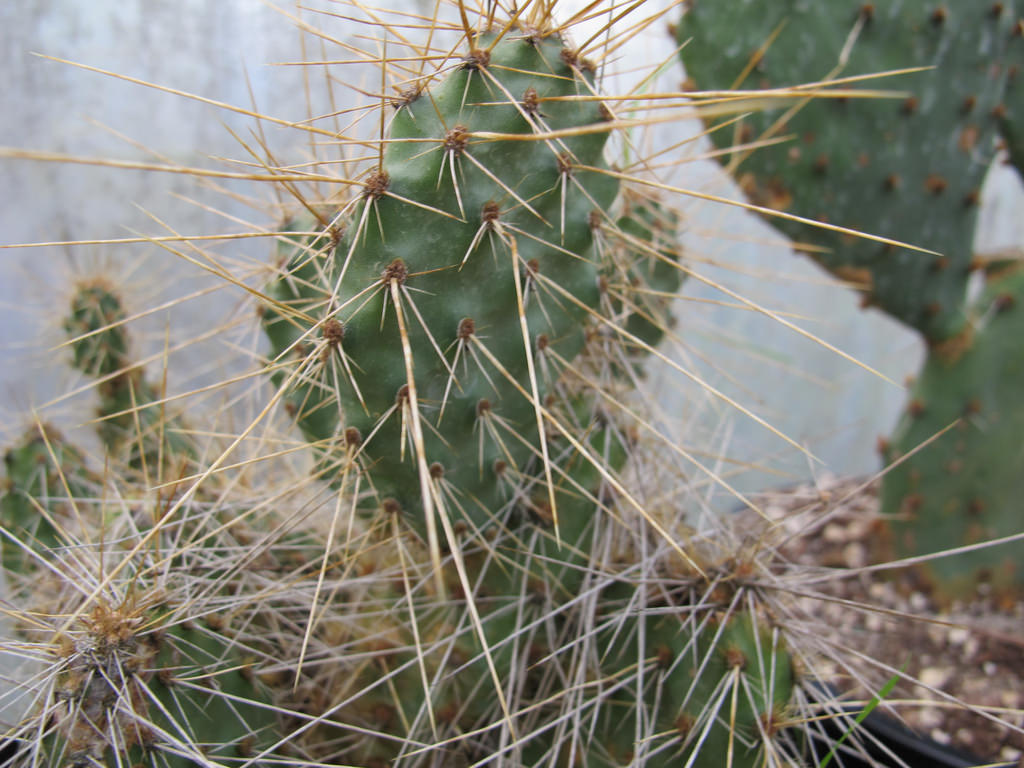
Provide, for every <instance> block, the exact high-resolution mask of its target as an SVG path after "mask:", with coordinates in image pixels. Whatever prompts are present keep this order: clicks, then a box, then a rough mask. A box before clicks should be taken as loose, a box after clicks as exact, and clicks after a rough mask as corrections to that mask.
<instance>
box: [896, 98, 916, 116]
mask: <svg viewBox="0 0 1024 768" xmlns="http://www.w3.org/2000/svg"><path fill="white" fill-rule="evenodd" d="M900 111H902V112H903V114H904V115H912V114H914V113H915V112H917V98H916V97H914V96H911V97H909V98H907V99H905V100H904V102H903V104H902V105H900Z"/></svg>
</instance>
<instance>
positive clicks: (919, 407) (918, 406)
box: [907, 397, 924, 418]
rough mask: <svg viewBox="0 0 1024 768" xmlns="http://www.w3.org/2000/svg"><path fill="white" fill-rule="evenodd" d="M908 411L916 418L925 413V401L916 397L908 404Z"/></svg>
mask: <svg viewBox="0 0 1024 768" xmlns="http://www.w3.org/2000/svg"><path fill="white" fill-rule="evenodd" d="M907 411H909V413H910V415H911V416H913V417H914V418H917V417H919V416H921V415H922V414H923V413H924V403H923V402H921V400H920V399H919V398H916V397H915V398H914V399H913V400H911V401H910V405H908V406H907Z"/></svg>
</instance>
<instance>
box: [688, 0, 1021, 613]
mask: <svg viewBox="0 0 1024 768" xmlns="http://www.w3.org/2000/svg"><path fill="white" fill-rule="evenodd" d="M1018 11H1019V5H1015V4H1014V3H994V4H988V3H975V2H970V0H965V1H964V2H954V3H944V4H936V3H932V2H924V0H914V1H912V2H904V3H898V4H872V3H868V4H863V3H860V2H839V3H827V4H817V5H814V4H805V3H799V2H786V3H777V4H775V5H773V6H772V8H771V11H770V13H766V12H760V11H759V12H758V13H757V14H755V13H753V12H750V13H743V12H742V11H740V12H739V13H737V9H736V8H735V7H733V6H729V7H728V9H727V8H726V6H725V5H724V4H721V3H720V4H714V3H708V2H697V3H695V4H694V5H693V7H692V8H691V9H690V10H689V12H688V13H687V15H686V17H685V18H684V22H683V23H682V24H680V25H679V27H678V33H677V34H678V39H679V40H680V41H683V40H686V41H687V45H686V46H685V47H684V48H683V59H684V63H685V65H686V66H687V69H688V72H689V73H690V74H692V75H693V77H694V78H695V79H696V81H697V83H698V84H699V85H700V87H702V88H707V89H726V88H730V87H741V88H742V87H748V85H749V84H752V85H754V86H756V87H757V88H782V89H784V88H788V87H792V86H797V85H799V84H800V83H801V82H803V81H805V80H807V78H809V77H812V78H820V79H821V80H828V79H833V78H835V77H847V76H856V75H863V74H870V73H872V72H878V71H883V70H896V69H901V68H908V67H933V69H931V70H930V71H927V72H918V73H914V74H912V75H904V76H903V77H901V78H899V79H887V80H883V81H879V84H880V85H881V86H882V87H883V88H903V89H907V91H908V92H909V95H905V96H903V97H901V98H900V99H898V100H893V99H891V98H850V95H851V94H847V95H845V96H842V97H841V98H826V97H820V98H817V97H816V98H810V97H808V98H802V99H795V98H793V95H792V94H791V95H790V97H789V98H786V99H785V100H782V101H780V102H779V104H778V109H775V110H771V111H760V112H756V113H755V114H754V115H753V116H750V117H744V118H743V119H742V120H741V121H740V122H739V123H737V125H736V128H735V129H734V130H728V129H726V130H718V131H714V132H712V134H711V135H712V137H713V138H714V140H715V142H716V143H717V144H718V145H719V146H728V143H729V142H730V141H734V140H735V139H736V138H737V137H738V138H739V139H740V140H741V142H751V141H755V140H760V139H765V138H772V137H779V136H791V137H793V140H791V141H788V142H784V143H782V144H779V145H777V146H769V147H762V148H757V149H753V150H751V149H747V148H743V147H740V148H737V149H736V150H735V151H734V152H733V153H732V154H731V155H727V158H728V167H729V168H730V170H731V171H732V172H733V173H735V174H736V176H737V179H738V180H739V182H740V184H741V186H742V187H743V188H744V190H745V191H746V192H747V194H748V195H749V196H750V197H751V199H752V200H753V201H754V202H755V203H757V204H759V205H763V206H765V207H767V208H777V209H779V210H784V211H785V212H787V213H790V214H797V215H799V216H803V217H807V218H810V219H816V218H817V219H821V220H822V221H826V222H830V223H831V224H835V225H842V226H844V227H850V228H852V229H856V230H863V231H865V232H869V233H871V234H874V235H878V236H881V237H884V238H888V239H893V240H899V241H905V242H906V241H909V242H913V243H914V244H915V245H917V246H921V247H923V248H926V249H932V250H933V251H936V252H937V253H932V254H926V253H920V252H912V251H909V250H905V249H900V248H896V247H895V246H893V245H891V244H887V243H875V242H868V241H865V240H863V239H860V238H853V237H851V236H848V235H843V234H840V233H836V232H833V231H826V230H819V229H814V228H812V227H808V226H806V225H803V224H798V223H796V222H794V221H791V220H787V219H772V221H773V222H774V223H775V224H776V225H777V226H778V227H779V228H780V229H781V230H782V231H783V232H785V233H786V234H788V235H790V236H791V237H793V238H794V239H796V240H798V241H804V242H806V241H811V242H812V243H813V244H815V245H816V246H820V247H821V248H823V249H824V250H823V251H822V252H820V253H815V254H813V257H814V258H815V259H816V260H817V261H818V262H819V263H820V264H821V265H822V266H824V267H826V268H827V269H829V270H831V271H832V272H834V273H835V274H836V275H838V276H839V277H841V278H843V279H846V280H849V281H850V282H851V283H852V284H853V285H854V286H855V287H856V288H857V289H858V290H859V291H860V292H861V293H862V295H863V300H864V303H865V304H866V305H870V306H875V307H878V308H879V309H881V310H883V311H885V312H886V313H888V314H890V315H892V316H893V317H894V318H896V319H898V320H900V321H902V322H904V323H906V324H908V325H909V326H911V327H913V328H915V329H916V330H917V331H918V332H920V334H921V335H922V337H923V338H924V340H925V342H926V343H927V345H928V361H927V362H926V364H925V369H924V372H923V373H922V376H921V380H920V381H919V382H918V384H917V386H916V388H915V389H914V391H913V392H912V393H911V395H910V404H909V407H908V412H907V415H906V416H905V417H904V419H903V422H902V423H901V425H900V426H899V427H898V428H897V433H896V435H894V437H893V438H892V440H890V441H886V445H887V447H886V449H885V457H886V458H887V459H892V460H895V459H897V458H900V457H904V456H905V455H906V454H908V453H909V452H910V451H911V450H912V449H913V448H914V447H915V446H917V445H919V444H921V443H922V442H923V441H925V440H926V439H928V438H930V437H933V436H934V435H936V434H938V433H939V432H941V431H942V430H943V429H944V428H945V427H947V426H948V425H949V424H950V423H952V422H953V421H954V420H955V419H958V418H961V417H963V418H964V422H963V423H962V424H961V425H960V427H958V428H957V431H956V433H955V434H949V435H946V436H945V437H943V438H941V439H940V440H939V444H937V445H935V446H932V447H930V448H927V449H925V450H924V451H922V452H921V453H920V454H917V455H914V456H912V457H911V458H909V459H907V460H905V461H904V462H902V463H900V464H897V465H895V466H893V467H892V468H890V469H889V470H888V473H887V475H886V479H885V490H884V492H883V497H884V500H885V503H884V512H885V514H886V515H888V516H891V517H892V518H893V528H894V530H893V540H892V544H893V549H892V553H894V554H896V555H898V556H905V555H923V554H928V553H931V552H937V551H941V550H946V549H951V548H954V547H959V546H961V545H966V544H970V543H978V542H979V541H980V540H982V539H988V538H998V537H1001V536H1008V535H1011V534H1014V533H1017V532H1018V531H1019V528H1020V523H1019V516H1018V515H1015V513H1014V512H1013V511H1012V510H1013V509H1014V505H1015V499H1016V498H1017V487H1018V483H1017V482H1016V478H1015V471H1014V467H1016V465H1017V463H1018V462H1017V455H1016V452H1015V451H1014V450H1012V449H1011V448H1010V446H1011V445H1013V444H1015V442H1016V438H1015V437H1014V435H1015V434H1016V433H1015V431H1014V430H1015V427H1014V426H1013V425H1015V424H1018V423H1019V421H1020V416H1019V415H1018V414H1019V411H1020V405H1019V404H1016V403H1014V400H1013V397H1012V395H1008V394H1000V393H1001V392H1002V391H1003V388H1005V391H1006V392H1007V393H1008V392H1010V391H1013V390H1015V389H1019V387H1020V384H1021V382H1022V381H1024V379H1022V378H1020V376H1021V371H1020V369H1019V366H1017V365H1016V364H1015V363H1013V362H1012V361H1013V360H1015V359H1016V358H1017V357H1018V355H1016V353H1015V346H1016V342H1015V339H1016V338H1017V333H1018V331H1017V328H1016V326H1014V325H1013V321H1012V319H1011V318H1012V316H1013V312H1012V311H1006V312H1005V313H1004V312H1002V311H1001V310H1009V309H1010V308H1011V307H1012V305H1013V302H1014V301H1015V299H1016V296H1017V293H1018V290H1019V289H1018V288H1017V282H1016V280H1015V279H1014V278H1012V277H1011V278H1006V279H1004V280H1003V282H1004V283H1005V284H1004V285H1003V287H997V286H996V285H993V287H992V288H991V289H990V291H989V292H988V293H987V294H986V295H985V296H984V297H983V298H982V299H981V300H980V302H979V303H977V304H970V303H969V302H968V298H967V283H968V278H969V275H970V273H971V271H972V270H974V269H976V268H977V267H979V266H981V264H980V262H979V261H978V260H977V259H975V258H974V257H973V255H972V253H973V252H972V244H973V240H974V233H975V222H976V220H977V215H976V209H977V204H978V201H979V190H980V187H981V183H982V180H983V177H984V175H985V174H986V172H987V171H988V169H989V167H990V165H991V163H992V160H993V158H994V156H995V152H996V146H997V145H996V138H997V137H1000V136H1001V137H1002V138H1003V139H1004V140H1005V142H1006V144H1007V146H1008V148H1009V150H1010V156H1011V159H1016V162H1017V164H1018V168H1019V165H1020V160H1019V139H1018V138H1017V136H1018V134H1017V133H1016V131H1015V128H1016V127H1017V126H1018V125H1019V120H1017V114H1018V113H1019V103H1020V101H1021V99H1020V98H1019V90H1020V85H1019V83H1018V82H1017V81H1018V80H1019V76H1018V73H1019V70H1020V67H1021V65H1022V64H1024V39H1022V36H1021V25H1020V21H1019V18H1018ZM738 18H740V19H743V20H744V22H743V23H740V24H737V19H738ZM773 30H775V31H777V33H778V34H777V37H776V36H775V35H773V34H772V32H773ZM766 41H768V42H766ZM841 52H842V53H841ZM862 87H863V86H862ZM797 95H799V94H797ZM825 96H827V93H826V94H825ZM739 103H740V105H741V106H740V107H737V109H742V105H743V101H742V99H741V100H740V102H739ZM993 267H998V265H993ZM997 297H1002V298H997ZM993 308H995V313H996V316H995V317H993V318H992V319H991V321H990V320H989V318H988V316H989V315H990V314H992V312H993ZM1000 308H1001V310H1000ZM976 326H978V327H976ZM1003 332H1005V333H1006V334H1008V335H1007V336H1006V337H1005V338H1000V337H999V334H1000V333H1003ZM997 360H998V361H999V362H997ZM993 377H995V378H993ZM997 381H998V383H997ZM975 407H978V408H984V411H985V416H980V415H975V414H974V411H973V409H974V408H975ZM924 414H927V415H924ZM968 466H970V467H974V471H970V470H968V469H967V467H968ZM961 467H963V468H964V469H963V471H961V469H960V468H961ZM908 517H909V518H910V519H908ZM1003 549H1004V550H1005V553H1006V557H1007V558H1011V559H1012V558H1016V559H1019V557H1020V555H1021V552H1022V550H1021V549H1020V545H1019V544H1018V545H1017V546H1016V547H1004V548H1003ZM1011 550H1012V551H1011ZM988 557H990V553H986V554H985V555H981V554H975V555H974V556H973V557H970V558H966V559H965V558H960V559H959V560H957V561H956V563H958V564H950V563H948V562H947V561H945V560H942V561H938V562H937V563H936V564H935V565H934V567H931V568H930V569H929V570H930V577H931V578H932V579H933V580H934V581H935V583H936V586H937V587H939V591H940V592H944V593H946V594H948V595H958V594H962V593H963V591H964V589H966V588H968V587H972V586H973V585H974V583H975V579H974V578H969V577H968V573H974V574H975V576H976V577H977V576H985V574H986V573H987V572H988V570H989V569H988V568H987V567H985V566H984V564H983V561H984V560H986V559H987V558H988ZM995 570H997V571H999V570H1000V569H999V568H996V569H995ZM1010 570H1012V569H1010ZM998 581H999V582H1000V583H1002V584H1004V585H1007V584H1012V583H1016V584H1017V585H1018V588H1019V585H1020V584H1021V583H1024V581H1022V574H1021V573H1017V574H1016V575H1013V574H1011V573H1010V572H1009V571H1007V570H1002V571H1000V576H999V578H998Z"/></svg>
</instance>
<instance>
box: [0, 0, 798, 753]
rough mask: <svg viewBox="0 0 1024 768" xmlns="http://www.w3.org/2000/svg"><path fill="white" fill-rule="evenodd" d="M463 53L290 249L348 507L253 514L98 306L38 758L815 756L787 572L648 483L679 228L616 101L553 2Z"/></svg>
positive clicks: (16, 542)
mask: <svg viewBox="0 0 1024 768" xmlns="http://www.w3.org/2000/svg"><path fill="white" fill-rule="evenodd" d="M463 46H464V47H463V49H462V52H461V53H458V54H455V55H452V56H449V57H448V58H447V59H446V61H445V62H444V65H443V66H442V67H441V68H440V69H439V70H438V71H437V72H436V73H435V74H432V75H424V76H422V77H421V78H420V79H419V80H417V81H416V83H415V84H414V85H413V86H412V87H411V88H407V89H406V90H404V91H403V92H402V93H401V95H400V96H398V97H396V98H395V99H394V100H393V103H392V104H391V105H390V106H389V107H388V115H389V125H388V127H387V131H386V134H385V135H384V137H383V141H382V144H381V147H382V148H381V151H380V155H379V159H378V161H377V163H375V164H374V165H373V166H372V167H370V168H368V169H366V171H365V172H364V173H363V175H362V176H360V177H358V178H357V179H355V180H354V182H353V184H352V188H353V189H354V190H355V192H354V193H353V194H351V196H350V198H349V199H347V200H346V201H342V202H339V203H337V204H336V205H334V206H333V207H332V206H329V205H327V204H326V203H316V204H312V203H311V204H309V205H307V206H305V208H304V210H303V211H302V213H301V214H295V215H294V216H293V217H292V218H291V219H290V221H289V222H288V223H287V224H286V225H285V226H284V228H283V229H282V230H281V232H280V233H279V234H278V236H277V241H278V244H277V248H276V253H277V255H278V258H277V261H276V264H275V267H274V273H273V278H272V279H271V280H270V282H269V284H268V285H266V286H265V287H264V288H262V289H261V290H260V291H259V295H260V296H261V297H262V299H261V305H260V307H259V315H260V317H261V323H262V326H263V328H264V329H265V331H266V335H267V337H268V338H269V341H270V353H269V355H268V362H267V369H268V371H269V372H270V374H271V375H270V378H271V379H272V380H273V387H272V388H271V387H270V386H269V384H268V389H269V390H270V392H269V398H268V399H269V402H270V404H271V405H273V406H277V409H278V411H280V413H281V414H282V416H287V418H288V420H290V422H291V424H292V425H293V426H294V427H296V428H297V429H298V430H299V431H301V433H302V434H303V435H304V437H305V439H306V441H308V443H309V444H310V446H311V447H312V452H313V453H314V455H315V457H316V460H315V468H316V475H317V477H318V478H319V480H318V487H320V488H321V489H322V492H324V493H329V494H330V496H331V497H333V498H334V501H333V502H331V503H330V504H329V506H330V507H331V509H333V510H334V513H333V514H331V515H328V516H327V517H324V516H323V515H319V516H318V515H316V514H313V515H311V514H310V511H309V510H310V507H309V502H308V501H301V502H297V501H296V500H295V498H294V496H290V495H289V494H288V493H287V492H281V493H280V495H274V496H272V498H270V499H267V498H260V497H254V498H244V497H245V494H244V493H242V494H241V495H242V496H243V498H242V499H241V500H240V499H239V498H238V497H239V491H240V487H245V486H246V484H245V482H242V481H239V480H238V479H235V480H230V479H226V477H225V475H224V473H222V472H221V471H215V470H217V469H218V467H219V466H220V465H221V464H223V463H224V462H225V461H226V460H227V454H226V453H224V454H222V455H221V456H220V458H217V459H215V460H214V462H213V464H212V465H208V464H206V465H204V463H203V462H202V461H201V460H200V456H201V455H204V453H203V451H201V450H199V449H198V448H197V447H196V445H197V441H196V440H195V439H194V437H193V435H192V434H191V433H190V431H189V429H188V427H187V425H186V424H185V423H184V421H183V420H182V419H181V417H177V416H172V415H171V414H169V413H168V412H167V411H166V407H165V406H167V404H168V403H167V399H166V398H164V396H163V393H162V392H161V387H157V386H155V385H154V384H152V383H151V379H149V378H147V377H146V375H145V372H144V371H143V370H142V368H141V366H139V365H137V364H135V363H134V362H133V361H132V358H131V354H130V353H131V349H130V348H131V343H130V341H129V338H128V335H127V326H128V322H127V318H126V313H125V312H124V310H123V309H122V305H121V299H120V297H119V296H118V294H117V291H116V290H115V289H114V288H113V287H112V286H111V284H110V283H108V282H106V281H103V280H93V281H89V282H86V283H83V284H82V285H80V286H79V288H78V289H77V290H76V293H75V295H74V297H73V300H72V307H71V310H70V312H69V314H68V316H67V319H66V321H65V324H64V328H65V330H66V332H67V333H68V335H69V339H70V343H69V344H68V346H69V347H70V350H71V352H72V357H73V365H74V366H75V367H76V368H77V369H79V370H80V371H82V372H83V373H85V374H87V375H89V376H92V377H95V379H96V382H97V384H96V390H97V392H98V395H99V401H100V407H99V418H98V424H99V434H100V437H101V442H102V443H103V445H104V448H105V451H106V457H105V459H104V460H103V461H99V462H90V461H87V460H86V459H85V457H83V456H82V454H81V453H80V452H79V451H78V450H76V449H74V448H73V447H71V446H70V444H68V443H66V442H65V441H64V440H63V438H61V437H60V436H59V435H58V434H57V432H56V431H55V430H53V429H52V428H48V427H45V426H43V425H39V426H37V427H35V428H34V429H33V430H32V431H31V432H30V433H29V434H28V435H26V437H25V439H24V440H23V441H22V442H21V443H20V444H18V445H16V446H15V447H12V448H11V449H10V450H9V451H8V453H7V456H6V469H7V488H6V493H5V496H4V500H3V505H4V506H3V515H4V521H3V524H4V528H5V531H6V535H5V541H4V549H3V558H4V568H5V570H6V571H7V573H8V577H9V578H10V579H12V580H13V582H14V585H13V589H14V593H15V594H17V595H21V596H22V598H23V600H24V601H25V602H26V604H27V605H28V609H27V610H26V612H25V614H24V615H25V616H31V617H33V618H32V620H31V621H27V622H26V626H22V627H19V631H20V632H21V633H22V636H23V637H24V648H25V649H26V650H25V653H26V654H27V655H29V656H31V657H32V658H34V659H35V660H36V661H38V662H40V663H42V664H43V665H44V666H45V668H47V669H51V670H55V671H54V673H53V674H52V675H49V676H45V675H44V678H45V681H46V682H45V683H44V684H43V685H40V686H37V687H36V690H37V691H38V693H37V694H36V705H35V707H34V709H33V712H32V713H30V714H31V715H32V716H31V717H30V719H29V720H27V721H26V724H23V725H22V726H21V727H20V729H18V730H17V731H16V732H14V735H15V736H16V737H17V738H18V739H19V740H20V742H21V743H22V745H23V749H22V757H23V758H24V760H25V764H26V765H34V764H51V765H58V764H69V765H82V766H84V765H95V764H107V765H115V764H126V763H128V762H141V763H143V764H152V765H191V764H203V765H208V764H228V765H231V764H252V763H256V764H261V765H262V764H267V765H269V764H273V763H274V762H275V761H280V760H286V761H299V762H301V763H303V764H307V763H311V764H338V765H366V766H376V765H384V764H388V765H398V764H401V765H460V764H469V763H472V762H474V761H477V760H485V759H493V760H497V761H498V762H499V763H500V764H508V765H567V764H585V765H592V766H601V765H607V766H620V765H621V766H624V765H627V764H645V765H677V764H680V763H681V762H682V763H685V764H689V765H694V766H718V765H722V764H723V763H722V761H723V760H727V761H728V764H730V765H734V766H755V765H761V764H763V763H764V761H765V760H766V759H767V760H769V761H770V762H777V761H778V760H781V759H782V756H783V755H785V754H790V753H793V754H795V753H796V752H798V751H799V747H798V746H797V742H795V741H788V742H777V736H778V734H779V733H780V732H781V730H780V729H781V726H782V725H783V724H784V722H785V720H786V718H787V716H788V707H789V705H790V702H791V701H792V699H793V695H794V690H795V685H796V673H795V669H794V661H793V659H792V658H791V655H790V651H789V649H788V647H787V643H786V640H785V639H784V637H783V633H782V632H781V630H780V628H779V626H778V625H777V623H776V618H777V617H776V616H774V615H773V614H772V612H771V611H770V610H768V609H766V608H765V607H764V606H763V605H762V603H761V602H760V601H759V600H758V599H756V590H753V589H749V588H748V587H747V584H746V581H744V579H753V578H754V577H755V575H756V572H757V566H756V565H754V564H751V563H746V565H745V566H744V567H745V570H744V569H743V568H741V567H740V566H739V565H738V561H737V560H736V558H735V554H736V553H735V547H734V546H733V545H732V544H731V543H730V542H727V541H725V540H719V539H718V538H716V534H713V533H707V532H701V533H700V534H698V532H697V531H695V530H692V529H691V528H689V527H687V526H686V525H685V520H684V515H685V510H684V509H683V506H682V505H681V504H678V503H674V502H672V501H671V500H667V499H664V498H659V494H658V493H656V492H654V490H653V489H652V488H649V487H647V483H646V482H645V481H647V480H649V479H650V472H649V470H646V469H644V468H643V462H644V461H648V462H649V461H650V459H649V458H648V459H645V458H644V452H645V451H648V452H651V451H652V449H651V443H652V441H654V440H656V439H657V438H658V434H659V433H657V431H656V430H655V429H654V427H653V425H651V424H649V423H648V422H646V421H645V420H644V419H643V417H642V416H641V415H640V414H641V413H643V412H645V409H644V403H643V402H642V398H639V397H637V396H636V394H635V389H636V386H637V384H638V382H640V381H642V380H643V379H644V377H645V375H646V374H645V360H646V359H647V358H648V357H649V356H650V353H651V351H652V349H653V345H655V344H656V343H658V341H659V340H660V339H661V338H662V337H663V336H664V335H665V334H666V333H667V332H669V329H670V327H671V322H670V318H669V305H670V297H671V296H672V295H673V294H674V293H675V292H676V291H677V289H678V288H679V286H680V284H681V282H682V279H683V274H684V273H683V271H682V270H681V268H680V264H679V245H678V242H679V235H680V230H681V227H682V222H681V220H680V218H679V215H678V214H677V213H675V212H674V211H673V210H672V208H671V206H669V205H666V204H664V203H663V202H660V201H659V200H658V199H656V197H655V196H654V195H653V194H651V193H650V191H645V189H644V187H642V186H638V185H634V184H630V183H627V182H624V181H623V180H622V179H623V178H624V175H623V174H621V173H619V172H618V171H617V170H615V169H614V168H613V166H612V165H611V164H610V162H609V157H610V147H609V145H610V144H611V143H614V140H612V139H611V137H612V136H614V135H615V134H616V132H617V131H619V129H620V126H619V121H618V120H617V118H616V115H615V112H614V107H612V106H610V104H615V102H606V101H605V100H603V99H602V94H601V93H600V92H599V84H598V83H599V78H597V77H596V72H595V71H596V67H595V65H594V64H592V63H591V62H590V61H588V60H587V59H586V58H584V56H583V55H581V54H580V53H579V51H578V50H577V49H575V48H573V47H572V45H571V43H570V42H569V40H568V38H567V36H566V33H565V32H564V31H563V30H560V29H558V28H557V27H556V26H555V25H554V23H553V21H552V19H551V17H550V9H548V8H547V7H546V6H543V5H538V6H537V8H535V9H533V10H531V11H530V12H529V13H523V14H522V15H521V16H519V15H517V16H514V17H513V18H511V19H508V20H506V21H505V22H499V21H496V20H495V19H493V18H490V19H488V20H486V21H482V23H481V29H480V30H479V31H478V32H471V31H470V30H469V29H468V28H467V29H466V34H465V36H464V41H463ZM382 119H383V118H382ZM645 432H650V434H645ZM214 455H216V452H214ZM243 466H244V462H243ZM638 467H639V468H638ZM238 471H239V472H240V473H241V474H243V475H244V474H245V473H246V470H245V469H244V468H243V469H241V470H238ZM304 487H306V486H304ZM296 510H298V511H296ZM738 574H739V575H738ZM33 584H45V585H47V588H46V589H43V590H37V589H35V588H33V587H32V585H33Z"/></svg>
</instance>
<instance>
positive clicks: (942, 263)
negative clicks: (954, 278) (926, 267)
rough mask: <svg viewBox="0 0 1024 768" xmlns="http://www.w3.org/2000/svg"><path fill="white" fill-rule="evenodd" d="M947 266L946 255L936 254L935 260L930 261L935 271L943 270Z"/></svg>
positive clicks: (947, 258) (947, 259)
mask: <svg viewBox="0 0 1024 768" xmlns="http://www.w3.org/2000/svg"><path fill="white" fill-rule="evenodd" d="M948 268H949V257H948V256H936V257H935V261H933V262H932V269H933V270H934V271H935V272H943V271H944V270H946V269H948Z"/></svg>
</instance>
